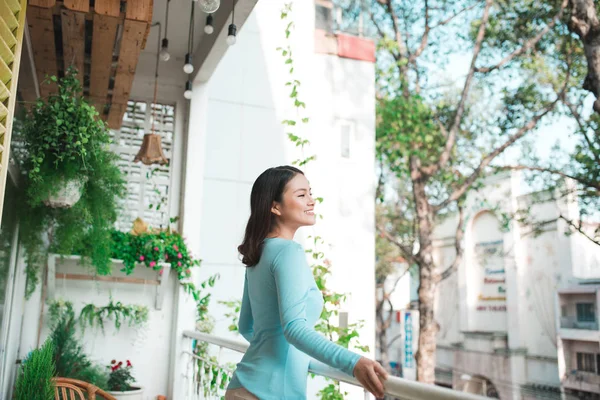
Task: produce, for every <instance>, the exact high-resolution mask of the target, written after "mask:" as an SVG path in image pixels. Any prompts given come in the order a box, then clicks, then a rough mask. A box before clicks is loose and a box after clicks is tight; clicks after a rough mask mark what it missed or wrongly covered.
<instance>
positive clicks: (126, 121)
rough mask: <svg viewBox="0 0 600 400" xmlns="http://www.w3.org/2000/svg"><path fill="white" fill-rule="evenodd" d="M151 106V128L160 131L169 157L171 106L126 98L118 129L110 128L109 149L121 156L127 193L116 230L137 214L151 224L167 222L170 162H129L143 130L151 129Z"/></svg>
mask: <svg viewBox="0 0 600 400" xmlns="http://www.w3.org/2000/svg"><path fill="white" fill-rule="evenodd" d="M153 108H154V114H155V118H156V120H155V121H154V122H155V123H154V130H155V132H156V133H158V134H160V135H161V143H162V149H163V151H164V153H165V156H166V157H167V159H168V160H169V161H170V160H171V153H172V149H173V136H174V132H175V107H174V106H172V105H168V104H152V103H150V102H145V101H129V102H128V103H127V112H126V113H125V115H124V117H123V124H122V125H121V129H119V130H118V131H111V133H112V135H113V151H114V152H115V153H117V154H118V155H119V157H120V158H121V160H120V161H119V167H120V168H121V171H122V172H123V174H124V175H125V181H126V184H127V196H126V198H125V199H124V200H123V201H122V203H121V207H122V209H121V213H120V215H119V219H118V220H117V228H118V229H119V230H123V231H129V230H131V227H132V224H133V221H134V220H135V219H136V218H137V217H140V218H142V219H143V220H144V221H145V222H147V223H148V224H149V225H150V226H152V227H154V228H159V227H165V226H166V225H167V224H168V223H169V218H170V215H169V197H170V189H171V171H172V168H171V165H170V162H169V164H167V165H163V166H160V165H150V166H146V165H144V164H142V163H141V162H138V163H134V162H133V159H134V158H135V156H136V154H137V152H138V151H139V149H140V146H141V145H142V140H143V138H144V133H145V132H150V131H151V129H152V109H153Z"/></svg>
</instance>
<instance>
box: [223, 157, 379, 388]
mask: <svg viewBox="0 0 600 400" xmlns="http://www.w3.org/2000/svg"><path fill="white" fill-rule="evenodd" d="M314 207H315V202H314V200H313V198H312V193H311V190H310V186H309V183H308V180H307V179H306V177H305V176H304V174H303V173H302V171H300V170H299V169H297V168H294V167H290V166H283V167H276V168H269V169H268V170H266V171H265V172H263V173H262V174H261V175H260V176H259V177H258V179H257V180H256V182H254V185H253V186H252V193H251V195H250V219H249V220H248V225H247V226H246V233H245V236H244V241H243V242H242V244H241V245H240V246H239V247H238V251H239V252H240V254H241V255H242V262H243V263H244V264H245V265H246V266H247V268H246V277H245V280H244V295H243V298H242V308H241V310H240V319H239V330H240V333H241V334H242V336H243V337H244V338H245V339H246V340H248V342H250V347H249V348H248V351H247V352H246V354H245V355H244V357H243V358H242V360H241V362H240V363H239V364H238V365H237V369H236V371H235V373H234V374H233V378H232V380H231V382H230V383H229V387H228V388H227V393H226V395H225V399H226V400H241V399H257V398H258V399H260V400H281V399H294V400H299V399H306V380H307V375H308V365H309V362H310V360H311V357H313V358H315V359H317V360H318V361H321V362H323V363H325V364H327V365H330V366H331V367H333V368H337V369H339V370H341V371H343V372H345V373H346V374H348V375H350V376H354V377H356V379H357V380H358V381H359V382H360V383H361V384H362V385H363V386H364V387H365V388H366V389H367V390H368V391H369V392H371V393H373V394H374V395H375V396H377V397H383V384H382V382H381V380H384V379H386V378H387V373H386V371H385V370H384V369H383V367H382V366H381V365H380V364H379V363H377V362H375V361H372V360H369V359H368V358H365V357H361V356H360V355H358V354H356V353H353V352H351V351H349V350H347V349H345V348H343V347H341V346H338V345H336V344H334V343H332V342H330V341H329V340H327V339H325V338H324V337H323V336H322V335H320V334H318V333H317V332H316V331H315V330H314V328H313V327H314V325H315V323H316V322H317V321H318V319H319V316H320V315H321V310H322V309H323V297H322V295H321V292H320V291H319V289H318V288H317V285H316V283H315V280H314V278H313V275H312V272H311V270H310V268H309V267H308V264H307V262H306V255H305V252H304V250H303V249H302V246H300V245H299V244H298V243H296V242H294V241H293V238H294V235H295V233H296V230H297V229H298V228H300V227H301V226H310V225H314V224H315V222H316V219H315V213H314Z"/></svg>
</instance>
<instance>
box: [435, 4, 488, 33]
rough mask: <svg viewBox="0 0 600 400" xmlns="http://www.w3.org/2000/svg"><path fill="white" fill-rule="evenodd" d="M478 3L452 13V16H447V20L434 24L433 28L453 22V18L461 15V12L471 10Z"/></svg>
mask: <svg viewBox="0 0 600 400" xmlns="http://www.w3.org/2000/svg"><path fill="white" fill-rule="evenodd" d="M477 5H478V3H477V2H475V3H474V4H473V5H471V6H469V7H466V8H463V9H462V10H460V11H459V12H457V13H456V14H454V15H451V16H450V17H448V18H446V19H445V20H443V21H440V22H438V23H437V24H436V25H434V26H432V27H431V29H432V30H433V29H435V28H439V27H440V26H443V25H447V24H449V23H450V22H452V20H453V19H454V18H456V17H458V16H459V15H461V14H463V13H465V12H467V11H469V10H472V9H474V8H475V7H476V6H477Z"/></svg>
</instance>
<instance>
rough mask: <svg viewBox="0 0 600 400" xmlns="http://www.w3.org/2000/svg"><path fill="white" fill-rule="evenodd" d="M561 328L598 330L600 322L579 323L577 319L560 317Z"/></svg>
mask: <svg viewBox="0 0 600 400" xmlns="http://www.w3.org/2000/svg"><path fill="white" fill-rule="evenodd" d="M560 327H561V328H566V329H585V330H590V331H597V330H598V321H579V320H578V319H577V317H560Z"/></svg>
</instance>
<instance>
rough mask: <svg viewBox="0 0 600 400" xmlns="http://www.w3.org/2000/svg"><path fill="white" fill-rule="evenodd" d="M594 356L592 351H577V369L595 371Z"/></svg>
mask: <svg viewBox="0 0 600 400" xmlns="http://www.w3.org/2000/svg"><path fill="white" fill-rule="evenodd" d="M596 356H597V355H596V354H593V353H577V370H578V371H582V372H596Z"/></svg>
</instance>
